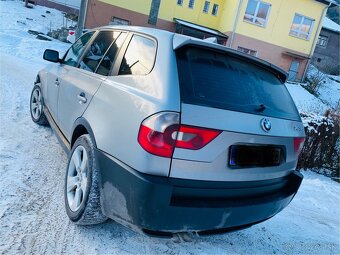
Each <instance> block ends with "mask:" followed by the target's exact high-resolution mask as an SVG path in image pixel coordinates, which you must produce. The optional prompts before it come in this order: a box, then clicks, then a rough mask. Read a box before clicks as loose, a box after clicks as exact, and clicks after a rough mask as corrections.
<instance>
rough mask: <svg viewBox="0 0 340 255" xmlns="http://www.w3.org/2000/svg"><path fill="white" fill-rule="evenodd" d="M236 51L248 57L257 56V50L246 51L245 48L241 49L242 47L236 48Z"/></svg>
mask: <svg viewBox="0 0 340 255" xmlns="http://www.w3.org/2000/svg"><path fill="white" fill-rule="evenodd" d="M237 50H238V51H240V52H242V53H245V54H248V55H250V56H254V57H257V55H258V51H257V50H252V49H248V48H245V47H242V46H238V47H237Z"/></svg>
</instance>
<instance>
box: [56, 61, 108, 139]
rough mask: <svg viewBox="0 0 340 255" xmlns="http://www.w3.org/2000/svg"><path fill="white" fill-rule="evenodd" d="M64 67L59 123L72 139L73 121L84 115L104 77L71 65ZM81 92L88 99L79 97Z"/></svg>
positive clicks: (60, 88) (60, 89)
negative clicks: (84, 100)
mask: <svg viewBox="0 0 340 255" xmlns="http://www.w3.org/2000/svg"><path fill="white" fill-rule="evenodd" d="M63 68H64V69H65V73H64V74H63V76H62V77H61V79H60V85H59V104H58V125H59V127H60V129H61V130H62V132H63V133H64V135H65V136H66V138H67V139H68V140H69V141H70V140H71V137H72V132H73V130H72V128H73V123H74V122H75V121H76V119H77V118H79V117H81V116H82V114H83V113H84V111H85V110H86V108H87V107H88V105H89V104H90V102H91V100H92V97H93V95H94V94H95V93H96V91H97V90H98V88H99V86H100V84H101V82H102V81H103V80H104V77H103V76H100V75H97V74H94V73H91V72H88V71H85V70H82V69H79V68H75V67H71V66H66V65H64V67H63ZM81 93H82V94H83V95H84V97H85V98H86V100H87V101H86V102H85V103H83V102H81V101H80V100H79V98H78V97H79V96H80V95H81Z"/></svg>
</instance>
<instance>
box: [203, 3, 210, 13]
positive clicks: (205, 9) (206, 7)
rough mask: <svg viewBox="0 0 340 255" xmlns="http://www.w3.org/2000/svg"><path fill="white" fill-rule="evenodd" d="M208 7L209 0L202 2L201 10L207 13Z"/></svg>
mask: <svg viewBox="0 0 340 255" xmlns="http://www.w3.org/2000/svg"><path fill="white" fill-rule="evenodd" d="M209 7H210V2H209V1H205V2H204V7H203V12H204V13H208V12H209Z"/></svg>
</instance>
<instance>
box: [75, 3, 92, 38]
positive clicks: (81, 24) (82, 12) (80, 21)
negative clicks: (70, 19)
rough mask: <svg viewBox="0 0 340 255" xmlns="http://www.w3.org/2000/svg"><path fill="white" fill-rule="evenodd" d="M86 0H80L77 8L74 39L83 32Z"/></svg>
mask: <svg viewBox="0 0 340 255" xmlns="http://www.w3.org/2000/svg"><path fill="white" fill-rule="evenodd" d="M88 2H89V1H88V0H81V1H80V10H79V16H78V24H77V30H76V39H78V38H79V37H80V36H81V35H82V34H83V29H84V26H85V18H86V11H87V5H88Z"/></svg>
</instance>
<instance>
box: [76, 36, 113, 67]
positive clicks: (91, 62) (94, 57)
mask: <svg viewBox="0 0 340 255" xmlns="http://www.w3.org/2000/svg"><path fill="white" fill-rule="evenodd" d="M118 36H119V32H114V31H100V32H99V34H98V35H97V37H96V38H95V39H94V41H93V42H92V44H91V46H90V47H89V49H88V51H87V52H86V54H85V55H84V57H83V59H82V60H81V61H80V64H79V68H81V69H84V70H87V71H90V72H95V71H96V69H97V66H98V64H99V62H100V61H101V59H102V57H103V56H104V54H105V53H106V51H107V49H108V48H109V47H110V45H111V43H112V42H113V41H114V40H115V39H116V38H117V37H118Z"/></svg>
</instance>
